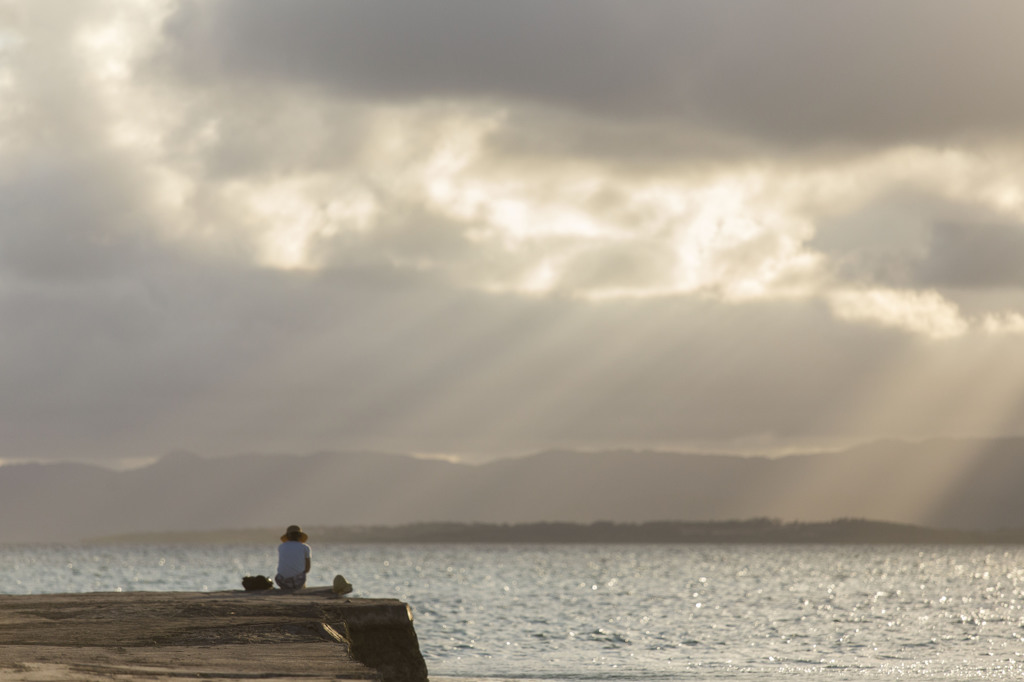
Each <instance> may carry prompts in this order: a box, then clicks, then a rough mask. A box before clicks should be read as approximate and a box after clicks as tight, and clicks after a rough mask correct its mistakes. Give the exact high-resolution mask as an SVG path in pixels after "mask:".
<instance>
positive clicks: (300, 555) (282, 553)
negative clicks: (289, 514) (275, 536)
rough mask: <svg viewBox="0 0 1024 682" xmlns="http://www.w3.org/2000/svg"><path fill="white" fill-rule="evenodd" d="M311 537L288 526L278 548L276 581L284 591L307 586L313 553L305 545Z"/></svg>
mask: <svg viewBox="0 0 1024 682" xmlns="http://www.w3.org/2000/svg"><path fill="white" fill-rule="evenodd" d="M308 539H309V536H308V535H306V534H305V533H303V532H302V529H301V528H299V527H298V526H288V530H287V531H286V532H285V534H284V535H282V536H281V544H280V545H278V546H277V575H276V576H275V577H274V581H275V582H276V583H277V586H278V587H280V588H281V589H283V590H297V589H299V588H302V587H305V586H306V575H307V574H308V573H309V569H310V567H311V566H312V560H311V559H312V551H311V550H310V548H309V545H307V544H305V543H306V540H308Z"/></svg>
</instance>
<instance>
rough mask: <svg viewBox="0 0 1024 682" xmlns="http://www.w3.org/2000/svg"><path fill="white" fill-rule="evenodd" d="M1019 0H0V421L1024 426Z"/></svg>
mask: <svg viewBox="0 0 1024 682" xmlns="http://www.w3.org/2000/svg"><path fill="white" fill-rule="evenodd" d="M1022 25H1024V3H1020V2H1018V1H1017V0H1005V1H996V0H974V1H973V2H970V3H966V2H960V1H956V2H952V1H945V0H904V1H902V2H899V3H892V2H883V1H882V0H877V1H876V0H868V1H866V2H845V1H842V0H836V1H835V2H832V1H829V0H826V1H821V2H807V1H806V0H773V1H772V2H758V3H752V2H745V1H742V0H735V1H733V0H693V1H690V0H633V1H631V2H628V3H624V2H620V1H618V0H564V1H560V2H551V1H550V0H515V2H481V1H480V0H382V1H377V2H368V1H365V0H203V1H192V2H190V1H187V0H182V1H180V2H176V1H169V0H118V1H107V0H65V1H60V0H22V1H18V0H14V1H12V0H0V415H2V417H0V458H2V459H3V460H5V461H23V460H69V459H79V460H94V461H105V462H109V463H112V464H113V463H117V462H119V461H124V462H131V461H143V460H145V459H147V458H152V457H155V456H159V455H161V454H163V453H165V452H168V451H171V450H176V449H186V450H191V451H194V452H198V453H200V454H204V455H208V456H217V455H225V454H234V453H241V452H282V453H306V452H311V451H314V450H321V449H350V448H370V449H375V450H388V451H402V452H414V453H423V454H430V455H449V456H460V457H464V458H466V459H468V460H473V459H481V458H488V457H494V456H499V455H501V456H504V455H514V454H521V453H527V452H531V451H535V450H540V449H545V448H550V447H574V448H581V449H584V448H585V449H597V448H610V447H631V448H660V449H678V450H695V449H699V450H703V451H708V450H714V451H727V452H785V451H797V450H806V449H814V448H822V447H838V446H841V445H845V444H852V443H858V442H862V441H866V440H872V439H875V438H881V437H898V438H909V439H917V438H926V437H930V436H969V437H974V436H998V435H1021V434H1024V393H1022V391H1021V389H1022V388H1024V356H1022V353H1021V352H1020V351H1021V348H1022V347H1024V185H1022V179H1024V71H1022V70H1021V69H1020V65H1021V64H1022V63H1024V41H1022V40H1020V27H1021V26H1022Z"/></svg>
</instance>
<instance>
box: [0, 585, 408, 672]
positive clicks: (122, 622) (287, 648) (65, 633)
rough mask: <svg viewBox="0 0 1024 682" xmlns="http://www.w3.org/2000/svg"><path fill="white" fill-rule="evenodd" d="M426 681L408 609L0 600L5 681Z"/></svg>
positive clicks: (308, 594) (361, 604) (342, 603)
mask: <svg viewBox="0 0 1024 682" xmlns="http://www.w3.org/2000/svg"><path fill="white" fill-rule="evenodd" d="M183 677H194V678H204V679H231V680H256V679H259V680H268V679H270V680H272V679H302V680H330V679H357V680H381V681H382V682H422V681H425V680H426V679H427V667H426V664H425V663H424V661H423V656H422V655H421V653H420V650H419V642H418V640H417V638H416V632H415V630H414V629H413V623H412V616H411V613H410V610H409V607H408V606H407V605H406V604H404V603H402V602H400V601H397V600H393V599H350V598H347V597H339V596H338V595H335V594H334V593H333V592H332V591H331V590H330V588H326V587H324V588H313V589H306V590H300V591H297V592H282V591H280V590H268V591H265V592H243V591H237V592H99V593H96V592H94V593H86V594H44V595H26V596H20V595H0V680H26V681H27V680H32V681H43V680H62V681H66V680H73V681H90V682H91V681H93V680H120V679H123V680H130V679H147V680H161V681H164V680H166V681H169V680H180V679H181V678H183Z"/></svg>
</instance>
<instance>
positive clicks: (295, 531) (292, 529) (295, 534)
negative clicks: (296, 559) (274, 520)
mask: <svg viewBox="0 0 1024 682" xmlns="http://www.w3.org/2000/svg"><path fill="white" fill-rule="evenodd" d="M308 539H309V536H308V535H306V534H305V533H303V532H302V529H301V528H299V527H298V526H288V530H286V531H285V532H284V535H282V536H281V542H288V541H289V540H295V541H296V542H305V541H306V540H308Z"/></svg>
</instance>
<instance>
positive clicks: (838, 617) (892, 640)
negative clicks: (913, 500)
mask: <svg viewBox="0 0 1024 682" xmlns="http://www.w3.org/2000/svg"><path fill="white" fill-rule="evenodd" d="M311 544H312V546H313V572H312V574H311V576H310V584H311V585H328V584H330V582H331V580H332V579H333V577H334V575H335V574H336V573H342V574H344V575H345V577H346V578H348V579H349V580H350V581H351V582H352V583H353V584H354V585H355V586H356V591H355V593H354V594H353V596H356V597H360V596H363V597H393V598H397V599H401V600H403V601H406V602H408V603H409V604H411V605H412V607H413V612H414V614H415V618H416V631H417V634H418V636H419V639H420V645H421V649H422V651H423V654H424V657H425V658H426V660H427V666H428V668H429V669H430V673H431V677H432V678H433V679H438V678H442V677H462V678H507V679H553V680H638V681H641V680H784V679H787V680H788V679H813V680H818V679H827V680H883V679H884V680H934V679H959V680H966V679H983V680H984V679H1004V678H1015V679H1016V678H1020V677H1022V676H1024V610H1022V606H1024V548H1018V547H937V546H934V547H933V546H928V547H917V546H906V547H889V546H831V545H821V546H817V545H812V546H777V545H774V546H773V545H754V546H747V545H744V546H735V545H653V546H652V545H625V546H621V545H600V546H591V545H588V546H579V545H443V546H409V545H359V546H351V545H325V544H317V543H316V542H315V540H314V541H313V542H312V543H311ZM275 556H276V554H275V547H274V545H273V543H272V542H271V543H269V544H268V545H267V546H227V547H209V546H79V547H54V546H33V547H28V546H23V547H4V548H0V570H2V574H3V576H4V577H5V584H6V588H7V589H6V590H5V591H6V592H9V593H20V594H30V593H41V592H85V591H111V590H125V591H129V590H188V591H204V590H208V591H215V590H227V589H240V587H241V583H240V581H241V578H242V576H243V575H249V574H264V575H271V574H272V573H273V570H274V566H275V560H276V559H275Z"/></svg>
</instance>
